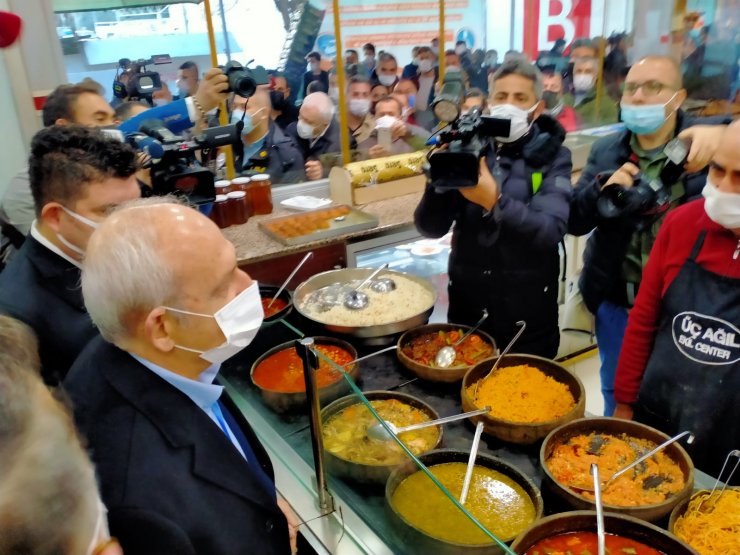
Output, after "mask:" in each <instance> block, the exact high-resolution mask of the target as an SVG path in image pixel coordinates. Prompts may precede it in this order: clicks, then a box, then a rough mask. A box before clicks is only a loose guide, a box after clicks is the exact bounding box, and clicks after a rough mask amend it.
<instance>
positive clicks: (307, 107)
mask: <svg viewBox="0 0 740 555" xmlns="http://www.w3.org/2000/svg"><path fill="white" fill-rule="evenodd" d="M286 133H287V135H288V136H289V137H291V138H292V139H293V141H295V143H296V144H297V145H298V148H300V149H301V152H302V153H303V158H304V159H305V160H306V164H305V168H306V178H307V179H308V180H309V181H314V180H316V179H321V178H322V177H326V176H327V175H328V174H329V169H330V168H331V163H330V160H329V158H331V156H329V155H332V154H341V152H342V142H341V138H340V136H339V124H338V123H337V120H336V118H335V117H334V103H333V102H332V100H331V98H330V97H329V95H328V94H326V93H323V92H315V93H311V94H309V95H308V96H307V97H306V98H304V99H303V104H302V105H301V109H300V111H299V113H298V121H297V122H295V123H291V124H290V125H289V126H288V128H287V129H286ZM322 161H323V162H324V163H322Z"/></svg>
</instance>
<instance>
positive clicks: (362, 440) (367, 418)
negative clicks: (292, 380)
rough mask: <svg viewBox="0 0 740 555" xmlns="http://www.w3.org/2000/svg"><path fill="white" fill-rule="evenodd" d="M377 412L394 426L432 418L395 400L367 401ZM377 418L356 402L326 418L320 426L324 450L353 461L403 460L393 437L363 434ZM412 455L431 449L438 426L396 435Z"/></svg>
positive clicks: (390, 462) (380, 462) (392, 462)
mask: <svg viewBox="0 0 740 555" xmlns="http://www.w3.org/2000/svg"><path fill="white" fill-rule="evenodd" d="M370 404H371V405H372V407H373V409H375V412H377V413H378V415H379V416H380V417H381V418H382V419H383V420H387V421H388V422H390V423H392V424H395V425H396V426H397V427H399V428H400V427H402V426H410V425H411V424H418V423H420V422H427V421H429V420H432V418H431V417H430V416H429V415H428V414H427V413H426V412H424V411H423V410H421V409H418V408H416V407H414V406H411V405H410V404H408V403H404V402H402V401H398V400H396V399H383V400H376V401H370ZM377 423H378V421H377V420H376V419H375V417H374V416H373V415H372V413H371V412H370V411H369V410H368V408H367V407H366V406H365V405H364V404H362V403H357V404H356V405H351V406H349V407H347V408H345V409H342V410H341V411H339V412H338V413H337V414H335V415H333V416H332V417H331V418H329V419H328V420H327V422H326V423H325V424H324V426H323V435H324V449H326V450H327V451H329V452H330V453H332V454H333V455H334V456H336V457H339V458H341V459H344V460H347V461H349V462H353V463H359V464H367V465H378V466H388V465H396V464H400V463H401V462H403V461H404V460H405V459H406V458H407V457H406V453H405V452H404V451H403V449H401V447H400V446H399V445H398V444H397V443H396V442H395V441H394V440H393V438H389V439H388V440H385V441H382V440H377V439H373V438H369V437H368V436H367V430H368V428H370V426H374V425H375V424H377ZM398 438H399V439H400V440H401V441H403V442H404V443H405V444H406V446H407V447H408V448H409V450H410V451H411V452H412V453H413V454H414V455H420V454H421V453H426V452H427V451H429V450H431V449H432V448H434V446H435V445H436V444H437V441H438V440H439V429H438V427H437V426H430V427H428V428H422V429H420V430H412V431H410V432H404V433H402V434H399V436H398Z"/></svg>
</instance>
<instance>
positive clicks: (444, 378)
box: [396, 324, 496, 382]
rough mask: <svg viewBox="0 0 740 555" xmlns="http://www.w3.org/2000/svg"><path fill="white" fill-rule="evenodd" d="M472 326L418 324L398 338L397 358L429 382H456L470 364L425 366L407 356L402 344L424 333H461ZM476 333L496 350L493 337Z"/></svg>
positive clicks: (480, 332) (469, 367)
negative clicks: (459, 331) (444, 366)
mask: <svg viewBox="0 0 740 555" xmlns="http://www.w3.org/2000/svg"><path fill="white" fill-rule="evenodd" d="M471 328H472V326H463V325H461V324H427V325H426V326H419V327H418V328H414V329H412V330H409V331H407V332H405V333H404V334H403V335H402V336H401V337H400V339H399V340H398V348H397V349H396V354H397V355H398V360H400V361H401V364H403V365H404V366H405V367H406V368H408V369H409V370H410V371H411V372H413V373H414V374H416V375H417V376H419V377H420V378H421V379H423V380H429V381H431V382H457V381H460V380H461V379H463V376H465V374H466V373H467V372H468V370H470V369H471V368H472V366H455V367H448V368H439V367H437V366H427V365H425V364H420V363H418V362H416V361H415V360H413V359H412V358H409V357H407V356H406V355H405V354H404V352H403V346H404V345H406V344H407V343H409V342H410V341H411V340H412V339H414V338H416V337H419V336H420V335H424V334H427V333H437V332H438V331H445V332H448V331H455V330H462V331H463V333H465V332H466V331H468V330H470V329H471ZM475 333H476V334H477V335H479V336H481V338H482V339H483V340H484V341H486V342H487V343H488V344H489V345H492V346H493V352H494V353H495V352H496V342H495V341H494V340H493V337H491V336H490V335H488V334H487V333H486V332H484V331H481V330H478V331H476V332H475ZM494 358H495V356H491V357H489V358H486V359H481V361H480V362H483V361H484V360H489V361H490V360H493V359H494Z"/></svg>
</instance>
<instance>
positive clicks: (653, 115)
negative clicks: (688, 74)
mask: <svg viewBox="0 0 740 555" xmlns="http://www.w3.org/2000/svg"><path fill="white" fill-rule="evenodd" d="M676 94H677V93H674V95H673V96H672V97H671V98H670V99H669V100H668V102H666V103H665V104H642V105H633V104H625V103H624V102H622V103H621V104H620V107H621V109H622V112H621V113H622V115H621V119H622V121H623V122H624V125H625V127H627V129H629V130H630V131H632V132H633V133H635V134H636V135H649V134H650V133H655V132H656V131H657V130H658V129H660V126H661V125H663V123H665V120H666V119H667V116H666V113H665V107H666V106H667V105H668V103H669V102H670V101H671V100H673V98H674V97H675V96H676Z"/></svg>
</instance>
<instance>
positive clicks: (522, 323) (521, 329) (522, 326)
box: [473, 320, 527, 400]
mask: <svg viewBox="0 0 740 555" xmlns="http://www.w3.org/2000/svg"><path fill="white" fill-rule="evenodd" d="M516 325H517V326H519V331H518V332H516V335H515V336H514V339H512V340H511V341H509V344H508V345H507V346H506V348H505V349H504V352H503V353H501V354H500V355H499V356H498V358H497V359H496V362H494V363H493V367H492V368H491V369H490V370H489V371H488V374H486V375H485V376H483V377H482V378H481V379H480V380H478V381H477V382H475V391H474V392H473V400H475V398H476V397H477V396H478V387H479V386H480V384H482V383H483V382H484V381H485V380H487V379H488V377H489V376H490V375H491V374H493V373H494V372H495V371H496V368H498V365H499V364H501V361H502V360H503V359H504V357H505V356H506V355H507V353H508V352H509V351H510V350H511V348H512V347H513V346H514V343H516V340H517V339H519V337H520V336H521V335H522V334H523V333H524V330H525V329H526V328H527V323H526V322H525V321H524V320H519V321H518V322H517V323H516Z"/></svg>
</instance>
